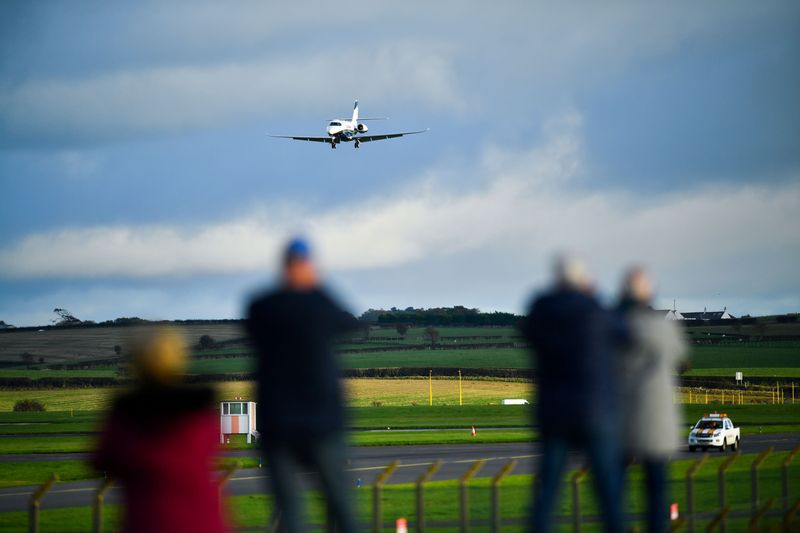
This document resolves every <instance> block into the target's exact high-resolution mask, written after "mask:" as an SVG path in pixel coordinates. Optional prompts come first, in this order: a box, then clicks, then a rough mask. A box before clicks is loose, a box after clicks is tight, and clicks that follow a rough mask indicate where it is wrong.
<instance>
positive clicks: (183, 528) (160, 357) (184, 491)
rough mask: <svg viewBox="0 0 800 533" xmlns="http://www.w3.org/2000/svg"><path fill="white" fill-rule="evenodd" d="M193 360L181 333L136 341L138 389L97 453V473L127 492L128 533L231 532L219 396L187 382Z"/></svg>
mask: <svg viewBox="0 0 800 533" xmlns="http://www.w3.org/2000/svg"><path fill="white" fill-rule="evenodd" d="M185 361H186V345H185V343H184V340H183V338H182V336H181V335H180V334H178V333H177V332H175V331H173V330H170V329H159V330H156V331H154V332H152V333H148V334H146V335H144V336H143V337H142V338H141V339H139V341H138V342H137V343H135V346H134V348H133V350H132V353H131V363H132V367H133V369H134V371H135V372H136V373H137V375H138V377H139V381H138V384H137V385H136V387H135V388H134V389H133V390H131V391H130V392H127V393H125V394H122V395H121V396H119V397H118V398H117V399H116V400H115V402H114V404H113V407H112V409H111V412H110V414H109V416H108V419H107V420H106V423H105V426H104V428H103V430H102V433H101V435H100V439H99V445H98V447H97V449H96V450H95V452H94V454H93V455H92V458H91V462H92V465H93V466H94V468H95V469H97V470H98V471H101V472H104V473H105V474H106V475H107V476H108V477H110V478H112V479H113V480H114V481H115V483H117V484H119V485H120V486H121V487H122V490H123V494H124V497H123V498H124V504H125V514H124V518H123V524H122V531H123V532H125V533H161V532H163V533H168V532H169V533H174V532H187V533H190V532H191V533H222V532H224V531H225V530H226V527H225V524H224V521H223V516H222V508H221V502H220V493H219V486H218V485H217V483H216V482H215V481H214V480H213V477H212V469H213V468H214V466H215V465H214V460H215V458H216V457H217V452H218V446H219V444H218V442H219V417H218V416H217V412H216V411H215V409H214V405H215V397H214V392H213V390H212V389H210V388H200V387H189V386H186V385H183V384H181V381H180V377H181V375H182V373H183V370H184V367H185Z"/></svg>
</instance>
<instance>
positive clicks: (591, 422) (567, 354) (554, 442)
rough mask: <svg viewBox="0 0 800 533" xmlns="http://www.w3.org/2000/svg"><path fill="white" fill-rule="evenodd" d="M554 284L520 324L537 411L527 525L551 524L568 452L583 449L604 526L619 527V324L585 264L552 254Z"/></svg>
mask: <svg viewBox="0 0 800 533" xmlns="http://www.w3.org/2000/svg"><path fill="white" fill-rule="evenodd" d="M554 274H555V275H554V278H555V280H554V283H553V286H552V288H551V289H549V290H548V291H546V292H545V293H544V294H542V295H540V296H538V297H537V298H536V299H535V300H534V301H533V303H532V304H531V306H530V310H529V312H528V314H527V316H526V317H525V319H523V321H522V323H521V330H522V333H523V334H524V336H525V337H526V339H527V340H528V341H529V342H530V346H531V348H532V358H533V360H534V361H533V362H534V366H535V368H536V371H537V374H538V388H539V392H538V399H537V405H536V414H537V420H538V424H539V430H540V435H541V441H542V457H541V462H540V463H539V467H538V475H537V476H536V482H537V483H538V490H536V491H534V494H535V496H534V507H533V519H532V527H533V531H535V532H546V531H550V530H551V529H552V514H553V509H554V507H555V505H556V503H557V501H558V496H559V494H560V488H561V484H562V481H563V480H562V478H563V473H564V469H565V467H566V462H567V454H568V452H569V451H570V449H572V450H578V451H582V452H584V454H585V455H586V458H587V459H588V462H589V464H590V466H591V468H592V479H593V481H594V487H595V491H596V493H597V499H598V502H599V503H600V511H601V514H602V516H603V520H604V525H605V530H606V531H608V532H614V533H618V532H620V531H622V530H623V514H622V502H621V496H622V452H621V449H620V444H619V436H618V433H617V427H618V424H617V419H616V408H617V405H616V402H615V400H616V398H617V394H616V390H615V389H616V386H615V382H614V379H613V377H614V368H613V351H612V348H613V346H612V345H613V343H615V342H618V340H620V339H623V338H624V335H625V332H624V328H623V327H622V326H621V325H620V324H618V323H617V321H615V320H614V319H613V318H614V317H613V315H612V314H611V313H609V312H607V311H606V310H604V309H603V308H602V307H601V306H600V304H599V303H598V301H597V300H596V298H595V297H594V295H593V292H594V287H593V282H592V279H591V277H590V275H589V272H588V270H587V268H586V266H585V264H584V263H583V262H582V261H580V260H579V259H577V258H575V257H570V256H563V257H560V258H558V259H557V261H556V263H555V269H554Z"/></svg>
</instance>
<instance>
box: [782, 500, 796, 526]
mask: <svg viewBox="0 0 800 533" xmlns="http://www.w3.org/2000/svg"><path fill="white" fill-rule="evenodd" d="M797 511H800V500H797V501H795V502H794V505H792V507H791V508H790V509H789V510H788V511H786V513H784V515H783V530H784V531H791V527H790V526H791V525H792V522H794V515H795V514H797Z"/></svg>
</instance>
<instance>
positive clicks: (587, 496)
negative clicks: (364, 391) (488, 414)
mask: <svg viewBox="0 0 800 533" xmlns="http://www.w3.org/2000/svg"><path fill="white" fill-rule="evenodd" d="M785 457H786V453H785V452H783V453H776V454H773V455H772V456H770V457H769V458H767V460H766V461H765V462H764V464H763V466H762V468H761V471H760V476H759V477H760V486H761V497H762V501H765V500H766V499H768V498H779V497H780V494H781V492H780V490H781V489H780V465H781V463H782V461H783V460H784V458H785ZM724 459H725V457H715V456H712V457H711V458H710V459H709V460H708V461H707V462H706V463H705V465H703V467H701V469H700V470H699V471H698V473H697V476H696V478H695V502H696V509H697V510H698V511H714V510H717V509H718V505H717V479H716V473H717V469H718V468H719V465H720V464H721V462H722V461H723V460H724ZM754 459H755V454H745V455H743V456H741V457H740V458H739V459H738V460H737V461H736V462H735V463H734V464H733V465H732V467H731V468H730V469H729V470H728V475H727V483H726V492H727V497H728V502H729V504H730V505H731V507H732V509H733V510H734V511H747V510H749V508H750V503H749V497H750V485H749V480H750V464H751V463H752V461H753V460H754ZM692 462H693V461H676V462H674V463H672V465H671V468H670V479H669V484H670V487H669V488H670V493H671V495H672V497H671V498H670V500H671V501H675V502H677V503H678V504H679V507H680V509H681V511H682V512H685V511H686V508H687V506H686V499H685V496H686V490H685V486H684V478H685V473H686V470H687V469H688V468H689V466H690V465H691V464H692ZM467 466H468V465H464V467H465V469H466V468H467ZM499 466H500V465H498V464H491V465H490V466H487V467H486V468H487V469H491V470H489V472H490V473H494V472H495V471H496V470H497V469H498V468H499ZM570 475H571V473H567V475H565V483H566V482H567V480H568V479H569V478H570ZM434 479H435V478H434ZM789 480H790V494H792V495H793V497H796V495H797V494H798V492H800V463H799V462H798V461H795V462H794V463H793V464H792V466H791V467H790V471H789ZM628 481H629V482H628V491H627V495H626V502H625V510H626V512H628V513H639V512H642V511H643V509H644V500H643V494H642V492H641V491H640V490H639V487H640V486H641V481H642V473H641V470H640V469H639V468H638V467H637V466H634V467H632V468H631V469H630V470H629V472H628ZM531 486H532V477H531V476H530V475H524V474H523V475H512V476H510V477H508V478H506V480H505V481H504V483H503V485H502V489H501V499H500V502H501V513H502V516H504V517H515V518H522V517H526V516H527V515H528V512H529V506H530V501H531V498H532V497H531ZM565 488H566V487H565ZM581 492H582V498H581V503H582V505H581V512H582V514H584V515H588V514H594V513H596V512H597V504H596V502H595V499H594V497H593V494H592V489H591V479H590V478H587V479H586V481H584V483H583V484H582V487H581ZM353 497H354V499H355V505H356V509H357V510H358V515H359V517H360V519H361V520H363V521H364V522H366V521H368V520H369V518H370V516H371V502H372V500H371V498H372V493H371V491H370V490H369V488H368V487H366V486H365V487H362V488H361V489H357V490H356V489H354V493H353ZM414 498H415V492H414V486H413V485H411V484H400V485H389V486H386V487H385V488H384V491H383V497H382V499H381V502H382V507H383V517H384V520H385V521H386V522H392V521H393V520H394V518H396V517H401V516H402V517H405V518H407V519H408V520H409V521H410V522H414V521H415V520H416V516H415V514H414V513H415V505H414ZM469 501H470V517H471V518H472V519H484V520H485V519H487V518H488V517H489V510H490V504H489V502H490V480H489V479H487V478H477V479H475V480H473V481H472V482H470V488H469ZM226 502H227V507H228V512H229V515H230V516H231V517H232V522H233V525H234V526H235V527H238V528H259V527H264V526H265V525H266V523H267V521H268V519H269V514H270V510H271V507H272V503H271V499H270V498H269V497H267V496H264V495H249V496H234V497H229V498H227V499H226ZM425 503H426V519H427V520H428V521H429V523H430V522H431V521H446V522H449V523H450V526H449V527H448V528H447V530H448V531H451V530H454V529H456V527H457V522H456V521H457V519H458V513H459V507H458V482H457V481H432V482H430V483H429V484H428V485H427V486H426V490H425ZM306 506H307V509H308V512H307V513H306V516H307V517H308V520H309V521H310V522H311V523H317V524H319V523H322V522H323V517H324V514H323V513H324V507H323V506H322V505H321V501H320V499H319V497H318V495H316V494H314V493H312V494H309V495H307V498H306ZM571 511H572V509H571V501H570V498H569V491H568V490H563V491H562V497H561V501H560V503H559V505H558V509H557V514H558V515H559V516H561V517H564V518H565V519H566V518H567V517H568V516H570V514H571ZM119 513H120V508H119V507H118V506H108V508H107V509H106V518H105V524H104V526H105V529H106V530H114V529H116V528H118V527H119V516H120V515H119ZM707 522H708V520H700V521H698V523H697V524H696V527H697V528H698V530H703V529H705V527H706V525H707ZM779 523H780V522H779V519H776V518H775V517H771V518H768V519H767V520H766V522H765V525H767V524H779ZM26 524H27V514H26V513H25V512H12V513H2V514H0V533H3V532H12V531H14V532H16V531H22V530H25V529H26ZM90 524H91V515H90V508H89V507H88V506H87V507H77V508H67V509H46V506H45V509H44V510H43V511H42V532H60V533H68V532H85V531H89V530H90V529H89V528H90ZM729 528H730V529H731V530H733V531H742V530H744V529H746V520H741V519H740V520H738V521H730V522H729ZM478 529H480V528H478ZM584 529H585V530H587V531H595V530H597V527H596V526H593V525H584ZM521 530H522V528H517V527H508V526H506V527H504V528H503V531H521ZM557 530H558V531H571V524H570V523H569V522H565V523H564V524H563V525H562V526H560V527H558V528H557Z"/></svg>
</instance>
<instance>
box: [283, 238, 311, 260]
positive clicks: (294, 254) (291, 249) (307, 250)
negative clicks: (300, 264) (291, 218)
mask: <svg viewBox="0 0 800 533" xmlns="http://www.w3.org/2000/svg"><path fill="white" fill-rule="evenodd" d="M283 258H284V260H285V262H287V263H288V262H289V261H294V260H297V259H300V260H307V259H310V258H311V246H309V244H308V241H306V240H305V239H304V238H303V237H294V238H293V239H292V240H290V241H289V244H287V245H286V251H285V252H284V254H283Z"/></svg>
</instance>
